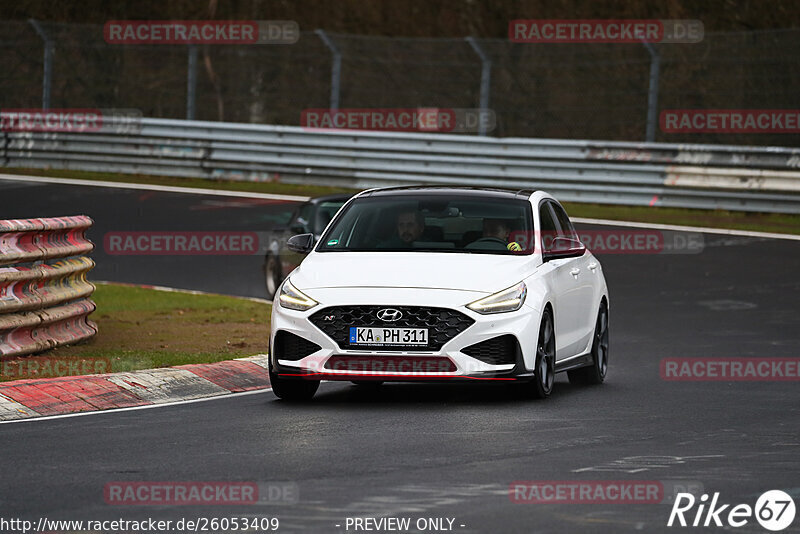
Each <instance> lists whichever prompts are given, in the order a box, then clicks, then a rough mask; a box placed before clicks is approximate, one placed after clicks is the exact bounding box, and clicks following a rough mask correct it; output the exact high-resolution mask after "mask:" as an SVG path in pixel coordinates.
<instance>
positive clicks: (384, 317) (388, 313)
mask: <svg viewBox="0 0 800 534" xmlns="http://www.w3.org/2000/svg"><path fill="white" fill-rule="evenodd" d="M375 316H376V317H377V318H378V319H380V320H381V321H388V322H392V321H397V320H399V319H400V318H401V317H402V316H403V312H401V311H400V310H395V309H392V308H386V309H384V310H380V311H378V313H376V314H375Z"/></svg>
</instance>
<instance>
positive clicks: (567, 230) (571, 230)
mask: <svg viewBox="0 0 800 534" xmlns="http://www.w3.org/2000/svg"><path fill="white" fill-rule="evenodd" d="M550 206H551V207H552V208H553V211H554V212H555V214H556V220H557V222H558V226H559V231H558V235H559V236H563V237H569V238H570V239H578V233H577V232H576V231H575V227H574V226H572V221H570V220H569V217H568V216H567V212H566V211H564V208H562V207H561V206H559V205H558V204H555V203H553V202H551V203H550Z"/></svg>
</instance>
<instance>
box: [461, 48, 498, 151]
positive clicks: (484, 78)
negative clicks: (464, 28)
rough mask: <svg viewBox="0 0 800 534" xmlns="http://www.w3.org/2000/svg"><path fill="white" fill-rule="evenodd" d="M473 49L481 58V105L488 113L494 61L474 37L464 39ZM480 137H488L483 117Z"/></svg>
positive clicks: (479, 131)
mask: <svg viewBox="0 0 800 534" xmlns="http://www.w3.org/2000/svg"><path fill="white" fill-rule="evenodd" d="M464 39H465V40H466V41H467V42H468V43H469V45H470V46H471V47H472V49H473V50H474V51H475V53H476V54H478V57H479V58H481V94H480V105H479V107H480V108H481V112H482V113H483V112H488V111H489V91H490V90H491V87H490V84H491V76H492V60H491V59H489V56H488V55H487V54H486V52H484V51H483V49H482V48H481V47H480V45H478V42H477V41H476V40H475V38H474V37H465V38H464ZM478 135H484V136H485V135H486V122H485V121H484V120H483V117H481V119H480V126H479V129H478Z"/></svg>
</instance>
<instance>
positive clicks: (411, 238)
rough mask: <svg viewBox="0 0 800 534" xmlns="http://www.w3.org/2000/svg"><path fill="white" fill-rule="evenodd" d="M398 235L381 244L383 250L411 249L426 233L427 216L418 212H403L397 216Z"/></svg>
mask: <svg viewBox="0 0 800 534" xmlns="http://www.w3.org/2000/svg"><path fill="white" fill-rule="evenodd" d="M396 228H397V233H396V234H395V235H394V236H392V238H391V239H389V240H388V241H386V242H384V243H382V244H381V248H410V247H412V246H413V244H414V242H415V241H416V240H417V239H419V238H420V237H421V236H422V232H424V231H425V216H424V215H422V213H421V212H419V211H417V210H406V211H401V212H400V213H398V214H397V220H396Z"/></svg>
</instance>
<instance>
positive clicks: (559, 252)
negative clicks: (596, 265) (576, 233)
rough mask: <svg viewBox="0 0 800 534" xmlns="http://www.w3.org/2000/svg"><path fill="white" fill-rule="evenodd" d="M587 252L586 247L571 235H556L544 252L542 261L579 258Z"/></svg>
mask: <svg viewBox="0 0 800 534" xmlns="http://www.w3.org/2000/svg"><path fill="white" fill-rule="evenodd" d="M585 253H586V247H585V246H584V245H583V243H581V242H580V241H578V240H577V239H572V238H569V237H556V238H555V239H553V243H552V245H551V246H550V248H548V249H547V250H545V251H544V252H543V253H542V261H546V262H547V261H550V260H556V259H561V258H578V257H580V256H583V255H584V254H585Z"/></svg>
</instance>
